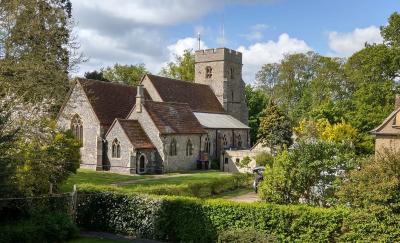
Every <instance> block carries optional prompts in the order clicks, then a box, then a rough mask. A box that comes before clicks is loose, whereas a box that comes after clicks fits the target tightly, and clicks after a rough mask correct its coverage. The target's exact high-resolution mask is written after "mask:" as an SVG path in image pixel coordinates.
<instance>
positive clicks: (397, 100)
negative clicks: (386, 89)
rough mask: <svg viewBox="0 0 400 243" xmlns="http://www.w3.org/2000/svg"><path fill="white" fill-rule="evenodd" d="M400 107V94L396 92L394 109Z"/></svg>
mask: <svg viewBox="0 0 400 243" xmlns="http://www.w3.org/2000/svg"><path fill="white" fill-rule="evenodd" d="M398 108H400V94H396V98H395V101H394V109H396V110H397V109H398Z"/></svg>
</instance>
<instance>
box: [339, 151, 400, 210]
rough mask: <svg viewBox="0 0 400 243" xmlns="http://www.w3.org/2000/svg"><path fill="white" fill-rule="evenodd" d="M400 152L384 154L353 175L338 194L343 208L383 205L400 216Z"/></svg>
mask: <svg viewBox="0 0 400 243" xmlns="http://www.w3.org/2000/svg"><path fill="white" fill-rule="evenodd" d="M399 156H400V152H392V151H389V150H387V151H384V153H383V154H379V155H377V156H373V157H369V158H367V159H366V160H365V161H363V163H361V166H360V168H359V169H357V170H353V171H350V173H348V175H347V176H346V177H345V178H344V180H343V182H342V184H341V187H340V188H339V190H338V191H337V192H336V195H337V196H338V198H339V200H340V202H341V203H343V204H348V205H350V206H353V207H368V206H371V205H382V206H388V207H390V208H392V209H393V210H394V211H396V212H400V203H399V202H400V192H399V188H400V157H399Z"/></svg>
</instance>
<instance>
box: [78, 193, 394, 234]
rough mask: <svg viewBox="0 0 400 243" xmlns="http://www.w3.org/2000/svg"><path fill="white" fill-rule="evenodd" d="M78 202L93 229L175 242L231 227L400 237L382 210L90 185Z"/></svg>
mask: <svg viewBox="0 0 400 243" xmlns="http://www.w3.org/2000/svg"><path fill="white" fill-rule="evenodd" d="M78 199H79V206H78V219H77V221H78V224H79V225H80V226H82V227H84V228H86V229H88V230H100V231H108V232H114V233H121V234H125V235H132V236H136V237H143V238H148V239H159V240H166V241H172V242H215V241H216V240H217V239H218V235H219V234H220V233H221V232H224V231H226V230H232V229H255V230H258V231H260V232H265V234H266V235H268V236H271V237H274V238H275V239H276V240H277V241H285V242H294V241H302V242H333V241H340V242H351V241H355V240H358V241H376V240H378V241H379V240H385V241H398V240H399V239H400V237H399V234H400V229H399V227H398V225H399V224H398V222H400V221H399V220H398V217H395V216H393V215H392V214H390V212H388V211H385V210H382V209H379V211H377V209H370V210H371V211H369V212H367V211H360V210H358V211H351V210H348V209H345V208H337V209H333V208H331V209H325V208H316V207H309V206H300V205H291V206H283V205H274V204H267V203H236V202H229V201H226V200H202V199H196V198H187V197H172V196H162V197H161V196H145V195H139V194H133V193H124V192H118V191H102V190H99V189H97V188H89V187H86V188H80V190H79V193H78ZM388 219H390V220H388Z"/></svg>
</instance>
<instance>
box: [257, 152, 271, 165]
mask: <svg viewBox="0 0 400 243" xmlns="http://www.w3.org/2000/svg"><path fill="white" fill-rule="evenodd" d="M255 160H256V165H257V166H266V165H268V164H271V163H272V161H273V160H274V157H273V156H272V154H270V153H268V152H261V153H259V154H257V155H256V157H255Z"/></svg>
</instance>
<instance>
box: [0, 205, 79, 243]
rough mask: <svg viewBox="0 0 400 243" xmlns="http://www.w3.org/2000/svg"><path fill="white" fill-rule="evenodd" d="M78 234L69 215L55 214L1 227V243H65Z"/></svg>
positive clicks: (42, 215)
mask: <svg viewBox="0 0 400 243" xmlns="http://www.w3.org/2000/svg"><path fill="white" fill-rule="evenodd" d="M78 233H79V231H78V228H77V227H76V225H75V224H74V223H73V222H72V220H71V218H70V217H69V216H68V215H66V214H64V213H58V212H55V213H51V214H49V213H47V214H40V215H34V216H32V217H31V218H29V219H25V220H21V221H17V222H9V223H8V224H7V223H6V224H4V225H2V226H0V242H63V241H65V240H68V239H72V238H74V237H77V236H78Z"/></svg>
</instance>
